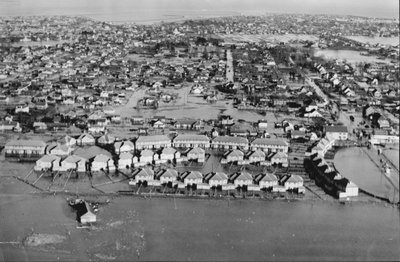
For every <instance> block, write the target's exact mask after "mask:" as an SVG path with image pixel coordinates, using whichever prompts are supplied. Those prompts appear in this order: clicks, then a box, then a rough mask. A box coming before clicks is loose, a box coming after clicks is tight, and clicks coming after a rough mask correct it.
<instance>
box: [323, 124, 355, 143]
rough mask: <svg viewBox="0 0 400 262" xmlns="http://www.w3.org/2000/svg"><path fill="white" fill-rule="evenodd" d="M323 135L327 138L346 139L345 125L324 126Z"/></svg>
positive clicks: (347, 134)
mask: <svg viewBox="0 0 400 262" xmlns="http://www.w3.org/2000/svg"><path fill="white" fill-rule="evenodd" d="M325 136H326V137H327V138H328V139H329V140H347V139H348V136H349V133H348V131H347V126H325Z"/></svg>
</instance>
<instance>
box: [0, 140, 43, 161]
mask: <svg viewBox="0 0 400 262" xmlns="http://www.w3.org/2000/svg"><path fill="white" fill-rule="evenodd" d="M4 151H5V156H6V158H15V159H18V160H34V161H36V160H38V159H39V158H41V157H42V156H43V155H44V154H45V152H46V143H45V142H43V141H41V140H12V141H10V142H8V143H7V144H6V145H5V146H4Z"/></svg>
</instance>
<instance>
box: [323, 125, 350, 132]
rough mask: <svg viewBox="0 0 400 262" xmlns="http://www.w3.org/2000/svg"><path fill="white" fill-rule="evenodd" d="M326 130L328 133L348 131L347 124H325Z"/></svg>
mask: <svg viewBox="0 0 400 262" xmlns="http://www.w3.org/2000/svg"><path fill="white" fill-rule="evenodd" d="M325 131H326V132H327V133H328V132H329V133H347V126H325Z"/></svg>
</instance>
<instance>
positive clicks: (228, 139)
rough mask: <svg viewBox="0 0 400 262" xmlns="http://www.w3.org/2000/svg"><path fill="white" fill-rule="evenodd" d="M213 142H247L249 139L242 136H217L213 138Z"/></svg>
mask: <svg viewBox="0 0 400 262" xmlns="http://www.w3.org/2000/svg"><path fill="white" fill-rule="evenodd" d="M213 142H220V143H235V144H248V143H249V141H248V140H247V138H244V137H235V136H217V137H216V138H214V140H213Z"/></svg>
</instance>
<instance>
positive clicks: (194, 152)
mask: <svg viewBox="0 0 400 262" xmlns="http://www.w3.org/2000/svg"><path fill="white" fill-rule="evenodd" d="M187 158H188V160H197V162H201V163H202V162H204V161H205V158H206V152H205V151H204V149H203V148H200V147H195V148H192V149H191V150H190V151H189V152H188V153H187Z"/></svg>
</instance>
